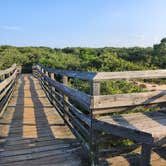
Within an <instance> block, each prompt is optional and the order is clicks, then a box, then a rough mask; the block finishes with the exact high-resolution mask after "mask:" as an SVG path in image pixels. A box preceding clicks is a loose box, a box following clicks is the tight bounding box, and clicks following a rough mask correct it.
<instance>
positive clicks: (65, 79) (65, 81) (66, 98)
mask: <svg viewBox="0 0 166 166" xmlns="http://www.w3.org/2000/svg"><path fill="white" fill-rule="evenodd" d="M63 84H64V85H68V77H67V76H63ZM68 99H69V98H68V97H67V96H66V95H63V106H64V110H65V111H68V107H67V105H66V104H65V101H68ZM65 116H66V114H65V113H64V118H66V117H67V116H66V117H65Z"/></svg>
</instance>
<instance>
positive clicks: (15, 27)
mask: <svg viewBox="0 0 166 166" xmlns="http://www.w3.org/2000/svg"><path fill="white" fill-rule="evenodd" d="M0 29H2V30H7V31H20V30H22V28H21V27H20V26H10V25H2V26H1V25H0Z"/></svg>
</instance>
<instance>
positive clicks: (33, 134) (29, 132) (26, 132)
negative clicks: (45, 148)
mask: <svg viewBox="0 0 166 166" xmlns="http://www.w3.org/2000/svg"><path fill="white" fill-rule="evenodd" d="M22 137H23V138H37V129H36V126H30V125H24V126H23V136H22Z"/></svg>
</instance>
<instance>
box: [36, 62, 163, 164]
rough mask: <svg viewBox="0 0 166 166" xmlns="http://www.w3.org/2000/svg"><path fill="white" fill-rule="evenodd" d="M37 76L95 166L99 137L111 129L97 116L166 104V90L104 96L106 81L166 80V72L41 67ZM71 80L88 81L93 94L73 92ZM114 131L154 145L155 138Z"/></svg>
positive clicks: (122, 129)
mask: <svg viewBox="0 0 166 166" xmlns="http://www.w3.org/2000/svg"><path fill="white" fill-rule="evenodd" d="M33 74H34V76H35V77H37V78H38V79H39V80H40V83H41V85H42V88H43V89H44V90H45V92H46V94H47V96H48V98H49V99H50V101H51V103H52V104H53V105H54V107H55V108H56V109H57V111H58V112H59V114H60V115H61V117H62V118H63V119H64V121H65V122H66V124H67V125H68V126H69V127H70V129H71V130H72V131H73V133H74V134H75V136H76V137H77V138H78V139H79V141H80V143H81V145H82V146H83V148H84V150H85V151H86V152H87V153H88V154H89V156H90V158H91V162H92V165H97V164H98V152H99V149H98V144H99V143H100V141H99V140H100V139H99V140H97V138H99V137H98V134H99V132H101V131H105V132H107V131H108V130H107V127H108V126H107V125H106V126H104V127H105V129H104V127H103V123H101V122H100V121H98V120H97V119H96V116H98V115H100V114H103V113H104V114H105V113H110V112H115V111H116V110H117V108H122V107H125V108H126V107H130V106H138V105H147V104H155V103H163V102H166V95H165V94H166V91H165V90H163V91H153V92H141V93H130V94H115V95H100V84H101V82H102V81H106V80H124V79H125V80H130V79H154V78H166V70H149V71H128V72H100V73H93V72H77V71H67V70H56V69H50V68H46V67H44V66H43V65H38V66H35V67H34V68H33ZM70 78H76V79H80V80H84V81H88V82H89V84H90V94H86V93H84V92H81V91H79V90H77V89H74V88H71V87H70V86H69V84H68V83H69V79H70ZM126 110H127V109H126ZM103 129H104V130H103ZM110 129H111V134H112V135H115V136H118V137H122V138H129V139H132V140H134V141H138V142H141V141H144V142H143V143H147V144H148V143H151V142H152V141H153V139H152V137H151V135H150V134H147V133H144V132H138V131H136V130H127V129H125V128H123V127H117V126H115V125H109V131H110ZM124 130H127V134H128V135H126V133H124V132H123V131H124ZM140 135H141V138H140V137H139V136H140Z"/></svg>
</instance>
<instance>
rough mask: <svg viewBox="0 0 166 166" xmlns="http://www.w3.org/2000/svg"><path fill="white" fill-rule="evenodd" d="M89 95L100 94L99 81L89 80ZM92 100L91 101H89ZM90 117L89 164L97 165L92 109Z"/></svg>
mask: <svg viewBox="0 0 166 166" xmlns="http://www.w3.org/2000/svg"><path fill="white" fill-rule="evenodd" d="M90 95H91V96H98V95H100V82H91V89H90ZM91 102H93V101H91ZM90 118H91V129H90V133H91V143H90V144H91V145H90V146H91V149H90V151H91V152H90V157H91V166H97V165H98V164H99V155H98V144H97V139H98V138H97V137H98V134H97V132H96V131H95V130H94V127H93V125H94V124H93V119H94V118H95V117H94V115H93V110H92V109H91V111H90Z"/></svg>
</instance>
